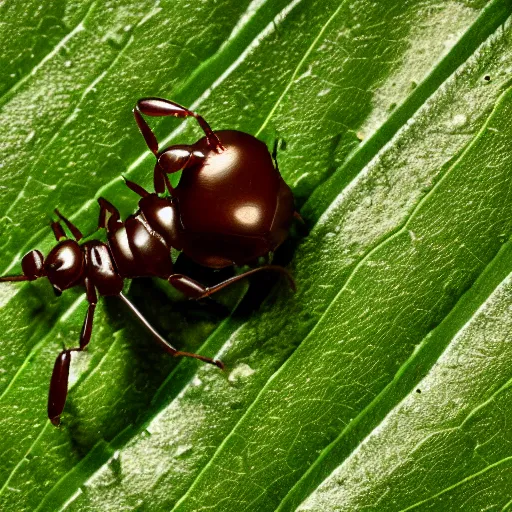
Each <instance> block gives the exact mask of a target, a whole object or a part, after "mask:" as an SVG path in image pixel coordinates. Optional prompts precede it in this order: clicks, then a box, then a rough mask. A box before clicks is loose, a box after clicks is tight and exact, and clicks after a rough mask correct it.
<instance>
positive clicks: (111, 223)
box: [98, 197, 121, 231]
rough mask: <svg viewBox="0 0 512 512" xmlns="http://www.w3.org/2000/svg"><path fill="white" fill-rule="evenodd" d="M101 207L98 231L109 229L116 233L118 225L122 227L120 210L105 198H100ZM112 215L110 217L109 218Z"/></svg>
mask: <svg viewBox="0 0 512 512" xmlns="http://www.w3.org/2000/svg"><path fill="white" fill-rule="evenodd" d="M98 203H99V205H100V216H99V219H98V229H102V228H107V231H115V230H116V229H115V228H116V227H117V226H116V224H119V225H121V214H120V213H119V210H118V209H117V208H116V207H115V206H114V205H113V204H112V203H111V202H109V201H107V200H106V199H105V198H104V197H100V198H98ZM108 214H110V217H108Z"/></svg>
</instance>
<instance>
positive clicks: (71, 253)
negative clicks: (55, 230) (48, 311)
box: [29, 240, 84, 292]
mask: <svg viewBox="0 0 512 512" xmlns="http://www.w3.org/2000/svg"><path fill="white" fill-rule="evenodd" d="M29 254H30V253H29ZM44 272H45V275H46V276H47V277H48V280H49V281H50V283H51V284H52V286H53V287H54V288H55V290H56V291H57V292H62V290H66V289H67V288H71V287H72V286H74V285H75V284H77V283H78V282H79V281H80V280H81V279H82V277H83V274H84V257H83V254H82V250H81V249H80V246H79V245H78V243H77V242H75V240H63V241H62V242H59V243H58V244H57V245H56V246H55V247H54V248H53V249H52V250H51V251H50V253H49V254H48V256H47V257H46V260H45V262H44Z"/></svg>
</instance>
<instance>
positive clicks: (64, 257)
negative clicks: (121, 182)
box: [0, 98, 300, 426]
mask: <svg viewBox="0 0 512 512" xmlns="http://www.w3.org/2000/svg"><path fill="white" fill-rule="evenodd" d="M133 114H134V116H135V120H136V122H137V125H138V127H139V129H140V131H141V133H142V135H143V137H144V139H145V141H146V144H147V146H148V148H149V149H150V150H151V152H152V153H153V154H154V155H155V157H156V160H157V162H156V165H155V170H154V175H153V184H154V189H155V192H154V193H150V192H148V191H146V190H145V189H144V188H143V187H141V186H140V185H138V184H136V183H134V182H132V181H129V180H125V181H126V185H127V186H128V187H129V188H130V189H131V190H132V191H133V192H135V193H136V194H138V195H139V196H140V197H141V199H140V200H139V209H138V210H137V211H136V212H135V213H134V214H133V215H130V216H129V217H128V218H127V219H126V220H125V221H122V220H121V216H120V214H119V211H118V210H117V209H116V208H115V206H114V205H113V204H112V203H110V202H109V201H107V200H106V199H105V198H103V197H100V198H99V199H98V202H99V205H100V214H99V222H98V227H99V228H105V229H106V231H107V240H108V241H107V243H106V244H105V243H103V242H100V241H99V240H90V241H87V242H85V243H79V242H80V240H81V239H82V238H83V235H82V233H81V232H80V230H79V229H78V228H77V227H76V226H75V225H74V224H73V223H72V222H71V221H69V220H68V219H67V218H66V217H64V216H63V215H62V214H61V213H60V212H59V211H58V210H55V213H56V215H57V216H58V218H59V220H58V221H56V222H52V223H51V227H52V230H53V233H54V235H55V238H56V239H57V242H58V243H57V245H56V246H55V247H54V248H53V249H52V250H51V251H50V252H49V254H48V256H47V257H46V258H44V256H43V254H42V253H41V252H40V251H38V250H33V251H30V252H29V253H27V254H26V255H25V256H24V257H23V259H22V261H21V268H22V271H23V274H22V275H16V276H4V277H0V282H4V281H34V280H35V279H38V278H41V277H46V278H48V280H49V281H50V283H51V285H52V286H53V288H54V290H55V292H56V293H57V295H60V294H61V293H62V291H63V290H67V289H69V288H73V287H75V286H80V287H84V288H85V293H86V298H87V302H88V303H89V306H88V309H87V313H86V316H85V320H84V324H83V327H82V332H81V334H80V343H79V347H77V348H70V349H64V350H62V351H61V352H60V354H59V355H58V356H57V359H56V361H55V365H54V368H53V373H52V377H51V381H50V390H49V396H48V417H49V419H50V421H51V422H52V423H53V424H54V425H56V426H58V425H59V424H60V416H61V414H62V411H63V410H64V404H65V402H66V397H67V394H68V377H69V367H70V363H71V354H72V352H80V351H83V350H84V349H85V348H86V347H87V345H88V343H89V341H90V339H91V333H92V326H93V318H94V311H95V308H96V303H97V300H98V295H100V296H116V297H119V298H120V299H121V300H122V301H123V302H124V303H125V304H126V305H127V306H128V308H129V309H130V310H131V312H132V313H133V314H134V315H135V316H136V317H137V318H138V319H139V320H140V322H141V323H142V325H143V326H144V327H145V328H146V329H147V330H148V331H149V333H150V334H151V335H152V336H153V338H155V339H156V341H157V342H158V343H160V345H161V346H162V347H163V348H164V349H165V350H166V351H167V352H168V353H169V354H171V355H172V356H174V357H178V356H185V357H193V358H196V359H200V360H201V361H204V362H206V363H211V364H214V365H216V366H218V367H219V368H221V369H222V368H223V367H224V365H223V364H222V362H220V361H218V360H214V359H210V358H208V357H205V356H201V355H199V354H192V353H188V352H182V351H179V350H177V349H176V348H174V347H173V346H172V345H171V344H170V343H169V342H168V341H167V340H166V339H164V338H163V337H162V336H161V335H160V334H159V333H158V332H157V331H156V330H155V329H154V328H153V327H152V326H151V325H150V324H149V322H148V321H147V320H146V319H145V318H144V316H143V315H142V313H141V312H140V311H139V310H138V309H137V308H136V307H135V306H134V305H133V304H132V302H131V301H130V300H129V299H128V298H127V297H126V296H125V295H124V294H123V293H122V290H123V285H124V280H125V279H132V278H137V277H158V278H161V279H165V280H166V281H168V282H169V283H170V284H171V285H172V286H173V287H174V288H176V289H177V290H179V291H180V292H182V293H183V294H184V295H185V296H186V297H188V298H190V299H202V298H205V297H209V296H210V295H212V294H214V293H215V292H217V291H219V290H221V289H223V288H225V287H226V286H228V285H230V284H232V283H235V282H237V281H239V280H240V279H243V278H244V277H247V276H249V275H251V274H254V273H256V272H260V271H276V272H278V273H281V274H282V275H284V276H285V277H286V278H287V279H288V281H289V283H290V286H291V287H292V289H294V282H293V279H292V277H291V276H290V274H289V273H288V271H287V270H286V269H284V268H283V267H279V266H276V265H265V266H262V267H257V268H253V269H251V270H249V271H247V272H245V273H243V274H239V275H236V276H234V277H232V278H230V279H227V280H226V281H223V282H221V283H219V284H217V285H215V286H212V287H206V286H203V285H202V284H200V283H199V282H197V281H195V280H194V279H191V278H190V277H187V276H185V275H182V274H175V273H173V263H172V259H171V248H175V249H177V250H179V251H182V252H183V253H184V254H186V255H187V256H188V257H190V258H191V259H192V260H194V261H195V262H197V263H199V264H200V265H203V266H206V267H209V268H213V269H220V268H225V267H228V266H231V265H245V264H251V263H254V262H255V261H257V259H258V258H260V257H262V256H265V255H267V254H268V253H269V252H272V251H274V250H275V249H276V248H277V247H278V246H279V245H280V244H281V243H282V242H283V241H284V240H285V239H286V237H287V236H288V232H289V229H290V227H291V224H292V221H293V218H294V216H295V217H297V218H300V217H299V215H298V214H297V213H296V212H295V209H294V201H293V195H292V192H291V190H290V188H289V187H288V185H287V184H286V183H285V182H284V180H283V179H282V178H281V175H280V173H279V170H278V167H277V161H276V162H275V163H276V165H274V162H273V161H272V156H271V155H270V153H269V151H268V149H267V146H266V145H265V144H264V143H263V142H261V141H259V140H258V139H256V138H255V137H253V136H252V135H249V134H247V133H243V132H240V131H235V130H221V131H218V132H214V131H212V129H211V128H210V126H209V125H208V123H207V122H206V121H205V120H204V119H203V118H202V117H201V116H200V115H198V114H196V113H195V112H192V111H190V110H188V109H186V108H184V107H182V106H181V105H178V104H177V103H174V102H172V101H169V100H165V99H162V98H144V99H141V100H139V101H138V102H137V105H136V106H135V108H134V110H133ZM143 116H152V117H165V116H172V117H178V118H186V117H194V118H195V119H196V120H197V121H198V123H199V125H200V127H201V128H202V129H203V131H204V133H205V137H203V138H201V139H200V140H198V141H197V142H196V143H195V144H192V145H174V146H169V147H167V148H165V149H163V150H161V151H159V149H158V142H157V139H156V137H155V135H154V133H153V132H152V130H151V128H150V127H149V125H148V124H147V122H146V120H145V119H144V117H143ZM274 160H275V159H274ZM178 171H184V172H183V174H182V176H181V178H180V182H179V184H178V185H177V186H176V187H175V188H174V187H172V185H171V183H170V180H169V177H168V175H169V174H172V173H175V172H178ZM166 189H167V192H168V193H169V195H168V196H165V197H161V195H162V194H164V193H165V191H166ZM61 221H62V222H63V223H64V224H65V225H66V226H67V228H68V229H69V231H70V232H71V234H72V235H73V239H69V238H68V237H67V236H66V233H65V231H64V229H63V227H62V224H61Z"/></svg>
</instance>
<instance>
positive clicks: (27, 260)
mask: <svg viewBox="0 0 512 512" xmlns="http://www.w3.org/2000/svg"><path fill="white" fill-rule="evenodd" d="M21 268H22V270H23V274H24V275H25V277H27V278H28V280H29V281H34V280H35V279H38V278H39V277H44V276H45V271H44V256H43V255H42V254H41V252H40V251H35V250H34V251H30V252H28V253H27V254H25V256H23V259H22V260H21Z"/></svg>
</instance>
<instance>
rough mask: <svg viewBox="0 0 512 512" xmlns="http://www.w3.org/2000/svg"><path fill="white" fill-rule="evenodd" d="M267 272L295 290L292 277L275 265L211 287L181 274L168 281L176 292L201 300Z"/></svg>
mask: <svg viewBox="0 0 512 512" xmlns="http://www.w3.org/2000/svg"><path fill="white" fill-rule="evenodd" d="M269 270H270V271H274V272H279V273H280V274H281V275H283V276H284V277H286V279H287V280H288V283H289V285H290V288H291V289H292V290H293V291H295V290H296V287H295V281H294V280H293V277H292V276H291V274H290V273H289V272H288V270H286V269H285V268H284V267H279V266H277V265H265V266H263V267H258V268H253V269H252V270H248V271H247V272H244V273H243V274H239V275H238V276H234V277H230V278H229V279H226V280H225V281H222V283H219V284H216V285H215V286H211V287H207V286H203V285H202V284H201V283H198V282H197V281H195V280H194V279H191V278H190V277H187V276H184V275H183V274H173V275H171V276H170V277H169V279H168V281H169V283H170V284H171V286H174V288H176V289H177V290H178V291H180V292H181V293H183V294H184V295H185V296H187V297H188V298H190V299H203V298H205V297H209V296H210V295H212V294H214V293H216V292H218V291H220V290H222V289H223V288H226V286H229V285H230V284H233V283H236V282H238V281H240V280H241V279H244V278H245V277H248V276H251V275H252V274H256V273H257V272H262V271H269Z"/></svg>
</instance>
